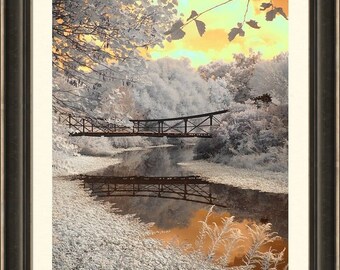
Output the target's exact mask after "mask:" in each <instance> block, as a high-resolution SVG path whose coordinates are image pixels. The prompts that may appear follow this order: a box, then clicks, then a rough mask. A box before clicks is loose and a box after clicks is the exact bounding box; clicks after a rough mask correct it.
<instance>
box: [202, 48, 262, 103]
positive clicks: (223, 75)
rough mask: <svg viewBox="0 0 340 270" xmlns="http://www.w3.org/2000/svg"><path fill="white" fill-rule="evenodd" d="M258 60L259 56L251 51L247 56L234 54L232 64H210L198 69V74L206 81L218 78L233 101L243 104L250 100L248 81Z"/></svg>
mask: <svg viewBox="0 0 340 270" xmlns="http://www.w3.org/2000/svg"><path fill="white" fill-rule="evenodd" d="M260 58H261V54H260V53H255V52H253V51H250V54H249V56H245V55H244V54H242V53H240V54H235V55H234V61H233V62H231V63H224V62H212V63H210V64H208V65H206V66H202V67H200V68H199V72H200V74H201V76H202V77H203V78H205V79H206V80H207V79H214V80H215V79H218V78H220V79H222V80H224V81H225V84H226V86H227V87H228V89H229V90H230V93H231V94H232V95H233V99H234V101H236V102H239V103H244V102H245V101H246V100H248V99H250V98H251V88H250V86H249V81H250V79H251V78H252V76H253V73H254V69H255V65H256V63H257V62H258V61H259V60H260Z"/></svg>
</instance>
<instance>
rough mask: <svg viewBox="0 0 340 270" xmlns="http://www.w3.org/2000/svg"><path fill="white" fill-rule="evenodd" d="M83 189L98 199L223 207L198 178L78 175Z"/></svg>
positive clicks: (77, 177) (205, 184)
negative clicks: (151, 199)
mask: <svg viewBox="0 0 340 270" xmlns="http://www.w3.org/2000/svg"><path fill="white" fill-rule="evenodd" d="M74 179H78V180H82V181H83V187H84V188H85V189H87V190H89V191H90V192H91V196H98V197H156V198H165V199H174V200H184V201H190V202H197V203H203V204H209V205H216V206H220V207H226V206H223V205H220V204H218V203H217V201H216V199H217V198H216V197H215V196H213V194H212V184H211V183H210V182H207V181H205V180H203V179H202V178H201V177H199V176H194V175H192V176H172V177H146V176H127V177H118V176H97V175H77V176H75V177H74Z"/></svg>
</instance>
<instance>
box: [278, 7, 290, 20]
mask: <svg viewBox="0 0 340 270" xmlns="http://www.w3.org/2000/svg"><path fill="white" fill-rule="evenodd" d="M276 10H277V12H278V13H280V15H281V16H282V17H284V18H285V19H286V20H288V17H287V15H286V13H284V11H283V9H282V8H280V7H279V8H276Z"/></svg>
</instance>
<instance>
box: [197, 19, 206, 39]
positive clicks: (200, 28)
mask: <svg viewBox="0 0 340 270" xmlns="http://www.w3.org/2000/svg"><path fill="white" fill-rule="evenodd" d="M195 23H196V27H197V31H198V33H199V34H200V36H203V34H204V33H205V23H204V22H202V21H199V20H195Z"/></svg>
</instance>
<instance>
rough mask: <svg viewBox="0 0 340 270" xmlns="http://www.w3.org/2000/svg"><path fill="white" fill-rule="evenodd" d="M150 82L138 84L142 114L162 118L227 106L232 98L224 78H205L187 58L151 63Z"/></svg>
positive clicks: (136, 90)
mask: <svg viewBox="0 0 340 270" xmlns="http://www.w3.org/2000/svg"><path fill="white" fill-rule="evenodd" d="M148 77H149V82H146V83H139V84H136V85H134V87H133V91H134V100H135V102H136V107H137V108H138V109H139V111H140V112H141V113H142V115H141V116H142V117H149V118H161V117H174V116H176V115H178V116H181V115H183V116H185V115H190V114H199V113H202V112H209V111H214V110H222V109H225V108H226V107H227V106H228V105H229V103H230V100H231V97H230V94H229V91H228V89H226V86H225V85H224V84H223V82H220V81H214V80H209V81H205V80H204V79H202V78H201V77H200V75H199V73H197V72H196V71H195V70H194V69H193V68H191V67H190V62H189V61H188V60H187V59H182V60H174V59H170V58H168V59H167V58H164V59H159V60H157V61H152V62H150V63H149V67H148Z"/></svg>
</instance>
